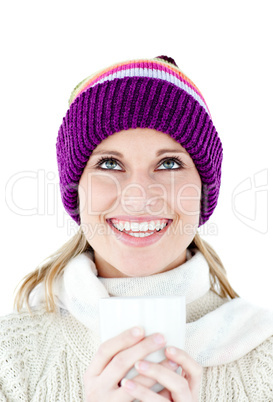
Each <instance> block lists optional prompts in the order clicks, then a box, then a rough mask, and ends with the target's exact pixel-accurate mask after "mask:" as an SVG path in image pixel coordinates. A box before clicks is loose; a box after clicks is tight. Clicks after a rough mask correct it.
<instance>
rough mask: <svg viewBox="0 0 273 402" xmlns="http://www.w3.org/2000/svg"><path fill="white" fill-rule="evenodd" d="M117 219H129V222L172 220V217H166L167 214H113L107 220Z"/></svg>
mask: <svg viewBox="0 0 273 402" xmlns="http://www.w3.org/2000/svg"><path fill="white" fill-rule="evenodd" d="M111 219H117V220H119V221H127V222H150V221H159V220H162V219H165V220H166V219H167V220H168V221H171V222H172V219H169V218H166V217H165V216H151V215H149V216H132V215H117V216H112V217H111V218H107V219H106V220H107V221H108V220H111ZM168 223H169V222H168Z"/></svg>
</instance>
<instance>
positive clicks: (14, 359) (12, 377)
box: [0, 314, 28, 402]
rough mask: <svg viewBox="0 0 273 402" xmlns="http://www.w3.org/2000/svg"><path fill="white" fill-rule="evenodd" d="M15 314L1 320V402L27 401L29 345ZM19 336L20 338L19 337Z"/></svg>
mask: <svg viewBox="0 0 273 402" xmlns="http://www.w3.org/2000/svg"><path fill="white" fill-rule="evenodd" d="M14 316H15V315H14V314H10V315H8V316H5V317H1V320H0V401H1V402H2V401H9V402H11V401H27V400H28V393H27V370H26V368H25V367H24V361H25V354H26V353H25V352H26V349H27V345H26V344H25V339H24V329H23V325H22V330H21V331H20V332H19V333H18V328H19V327H20V318H19V317H18V319H16V318H15V319H14ZM18 335H19V336H18Z"/></svg>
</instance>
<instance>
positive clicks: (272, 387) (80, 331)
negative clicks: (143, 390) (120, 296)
mask: <svg viewBox="0 0 273 402" xmlns="http://www.w3.org/2000/svg"><path fill="white" fill-rule="evenodd" d="M179 269H180V270H181V268H178V269H177V272H179ZM173 275H177V273H176V272H175V271H169V273H168V274H167V276H166V274H164V278H166V280H167V281H168V278H170V281H169V286H171V287H172V286H173ZM158 278H160V276H159V277H158ZM117 280H118V279H114V281H112V280H101V281H102V283H103V284H104V286H106V287H107V290H108V292H109V294H110V293H111V292H110V291H109V290H110V289H109V286H110V287H112V290H113V288H115V289H116V284H117ZM152 280H153V281H157V280H158V279H157V278H156V277H154V278H153V279H152ZM120 283H121V284H122V283H123V281H121V282H120ZM130 283H132V280H130ZM174 285H175V286H176V287H177V285H178V284H177V283H176V284H174ZM181 285H182V284H181ZM226 302H227V300H223V299H221V298H220V297H219V296H217V295H216V294H215V293H213V292H212V291H211V290H209V291H207V292H205V294H202V296H200V297H198V298H197V299H195V300H193V301H189V303H188V304H187V323H193V322H195V321H197V320H199V319H200V318H201V317H204V316H205V315H207V314H208V313H210V312H212V311H215V310H216V309H217V308H219V307H220V306H223V305H224V304H225V303H226ZM98 345H99V337H98V334H97V332H96V331H94V330H92V329H90V328H88V327H87V326H86V325H84V324H83V323H81V322H80V321H79V320H77V319H76V318H75V317H74V316H73V315H71V314H70V313H69V312H68V311H67V310H65V309H62V308H60V310H59V312H58V313H47V312H46V311H45V310H44V309H43V308H36V309H35V311H34V313H33V315H32V316H31V315H30V314H29V313H28V312H24V313H20V314H16V313H14V314H11V315H8V316H6V317H2V318H1V319H0V401H1V402H2V401H9V402H13V401H14V402H18V401H39V402H41V401H50V402H55V401H60V402H67V401H73V402H77V401H79V402H80V401H84V400H85V398H84V388H83V375H84V372H85V370H86V368H87V366H88V365H89V363H90V361H91V359H92V356H93V355H94V353H95V352H96V350H97V348H98ZM200 401H207V402H214V401H217V402H229V401H236V402H252V401H253V402H266V401H268V402H273V336H271V337H269V338H267V339H266V340H265V341H263V342H262V343H260V344H259V346H257V347H255V348H254V349H252V350H251V351H249V352H248V353H247V354H245V355H244V356H243V357H240V358H239V359H237V360H235V361H232V362H230V363H227V364H221V365H214V366H210V367H204V371H203V379H202V387H201V390H200ZM98 402H99V401H98ZM109 402H110V401H109Z"/></svg>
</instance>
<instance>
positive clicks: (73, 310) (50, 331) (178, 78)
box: [0, 56, 273, 402]
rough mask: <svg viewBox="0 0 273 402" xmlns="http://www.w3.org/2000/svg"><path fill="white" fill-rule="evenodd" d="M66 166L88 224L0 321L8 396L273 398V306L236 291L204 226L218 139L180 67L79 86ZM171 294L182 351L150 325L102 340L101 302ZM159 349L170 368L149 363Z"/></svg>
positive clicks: (67, 190)
mask: <svg viewBox="0 0 273 402" xmlns="http://www.w3.org/2000/svg"><path fill="white" fill-rule="evenodd" d="M57 160H58V168H59V176H60V189H61V196H62V201H63V204H64V207H65V209H66V211H67V212H68V213H69V215H70V216H71V217H72V218H73V219H74V220H75V221H76V222H77V224H78V225H79V231H78V233H77V234H76V235H75V236H74V237H73V238H72V239H71V240H69V241H68V242H67V243H66V244H65V245H64V246H63V247H62V248H61V249H59V250H58V251H57V252H56V253H55V254H53V255H52V256H50V257H49V259H48V260H46V261H45V262H44V263H43V264H41V266H39V267H38V268H37V269H36V270H35V271H34V272H32V273H31V274H29V275H28V276H27V277H26V278H25V280H24V282H23V284H22V285H21V288H20V289H19V292H18V294H17V299H16V306H17V309H18V310H19V311H20V312H19V314H18V313H17V314H12V315H10V316H7V317H3V318H2V320H1V349H0V350H1V354H0V356H1V360H0V389H1V393H2V394H1V396H2V399H3V400H8V401H18V400H22V401H27V400H28V401H29V400H31V401H41V400H50V401H68V400H73V401H81V400H86V401H96V402H97V401H100V402H103V401H119V402H120V401H133V400H135V399H138V400H141V401H145V402H146V401H149V402H151V401H155V402H156V401H158V402H160V401H162V402H163V401H167V400H171V401H198V400H201V401H216V400H218V401H232V400H234V401H235V400H236V401H255V402H257V401H272V400H273V381H272V378H273V347H272V346H273V336H272V335H273V317H272V312H270V311H266V310H263V309H261V308H258V307H256V306H252V305H250V304H249V303H247V302H246V301H244V300H242V299H241V298H240V297H239V296H238V294H237V293H236V292H235V291H234V290H233V289H232V287H231V285H230V284H229V282H228V279H227V277H226V272H225V269H224V267H223V265H222V263H221V260H220V259H219V257H218V256H217V254H216V253H215V252H214V250H213V249H212V248H211V247H210V246H209V245H208V244H207V243H206V242H204V241H202V240H201V238H200V236H199V235H198V232H197V229H198V227H200V226H201V225H203V224H204V223H205V222H206V221H207V220H208V219H209V218H210V216H211V215H212V213H213V211H214V209H215V207H216V204H217V199H218V195H219V189H220V181H221V162H222V144H221V141H220V139H219V137H218V134H217V131H216V129H215V127H214V125H213V122H212V119H211V115H210V112H209V109H208V107H207V105H206V102H205V100H204V98H203V96H202V94H201V93H200V91H199V90H198V88H197V87H196V86H195V85H194V84H193V82H192V81H190V80H189V78H188V77H186V76H185V75H184V74H183V73H182V72H181V70H180V69H179V68H178V67H177V65H176V63H175V61H174V60H173V59H171V58H169V57H167V56H159V57H157V58H155V59H152V60H131V61H126V62H122V63H118V64H115V65H112V66H110V67H108V68H106V69H104V70H101V71H99V72H98V73H96V74H94V75H92V76H90V77H88V78H87V79H86V80H84V81H82V82H81V83H80V84H79V85H78V86H77V87H76V88H75V89H74V91H73V92H72V95H71V98H70V106H69V109H68V111H67V114H66V116H65V117H64V119H63V122H62V125H61V127H60V129H59V133H58V139H57ZM174 294H175V295H185V297H186V303H187V325H186V345H185V350H180V349H178V348H174V347H173V345H168V344H167V341H168V340H165V339H164V337H163V336H162V334H160V333H157V334H153V335H151V336H145V333H144V330H143V329H142V328H128V330H127V331H125V332H124V333H122V334H120V335H118V336H117V337H115V338H112V339H110V340H108V341H106V342H104V343H102V344H101V345H100V339H99V332H98V301H99V299H100V298H102V297H109V296H136V295H150V296H156V295H174ZM24 305H26V306H27V307H28V310H29V311H28V310H26V309H23V307H24ZM162 319H164V317H162ZM161 348H165V355H166V359H165V360H164V361H163V362H161V363H158V364H155V363H154V364H152V363H148V362H147V361H145V357H146V356H147V355H148V354H150V353H151V352H153V351H156V350H158V349H161ZM134 365H135V367H136V369H137V371H138V372H139V375H138V376H136V377H135V378H134V379H133V380H127V379H125V378H124V377H125V376H126V373H127V372H128V371H129V370H130V368H131V367H133V366H134ZM178 367H181V369H182V371H181V374H178V372H177V371H176V370H177V368H178ZM157 382H158V383H160V384H161V385H162V386H163V390H162V391H160V392H159V393H155V392H154V391H152V390H151V389H150V388H151V387H152V386H153V385H154V384H155V383H157Z"/></svg>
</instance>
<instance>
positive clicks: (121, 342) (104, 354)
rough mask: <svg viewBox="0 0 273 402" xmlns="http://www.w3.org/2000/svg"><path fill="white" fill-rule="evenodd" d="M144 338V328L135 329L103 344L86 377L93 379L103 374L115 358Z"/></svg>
mask: <svg viewBox="0 0 273 402" xmlns="http://www.w3.org/2000/svg"><path fill="white" fill-rule="evenodd" d="M143 338H144V330H143V328H141V327H134V328H131V329H129V330H127V331H124V332H122V333H121V334H119V335H117V336H115V337H114V338H111V339H109V340H108V341H106V342H104V343H102V344H101V345H100V346H99V348H98V351H97V353H96V354H95V356H94V358H93V360H92V361H91V363H90V365H89V366H88V368H87V370H86V373H85V375H86V376H87V377H88V376H91V377H93V376H96V375H99V374H101V372H102V371H103V370H104V368H105V367H106V366H107V364H108V363H109V362H110V360H111V359H112V358H113V356H115V355H116V354H117V353H118V352H120V351H122V350H124V349H127V348H129V347H131V346H133V345H135V344H136V343H137V342H139V341H140V340H141V339H143Z"/></svg>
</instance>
